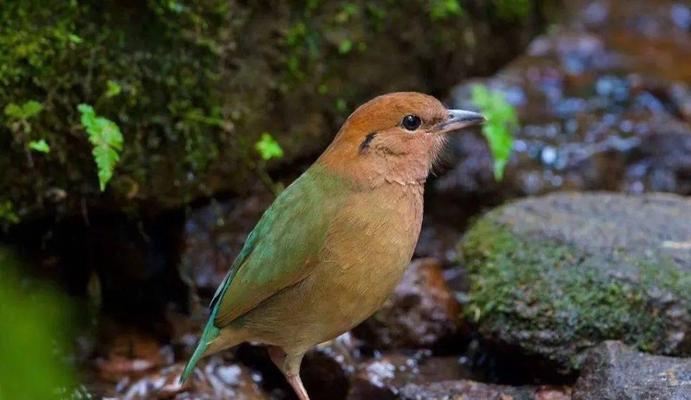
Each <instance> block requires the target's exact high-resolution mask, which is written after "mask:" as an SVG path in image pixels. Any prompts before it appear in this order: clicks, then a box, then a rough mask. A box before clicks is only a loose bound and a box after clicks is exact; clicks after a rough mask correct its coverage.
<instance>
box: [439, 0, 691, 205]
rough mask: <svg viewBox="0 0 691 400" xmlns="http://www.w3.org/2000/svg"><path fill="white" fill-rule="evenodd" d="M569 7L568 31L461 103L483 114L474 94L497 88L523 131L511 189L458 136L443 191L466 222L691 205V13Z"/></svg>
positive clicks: (456, 99) (510, 172)
mask: <svg viewBox="0 0 691 400" xmlns="http://www.w3.org/2000/svg"><path fill="white" fill-rule="evenodd" d="M567 7H568V8H569V9H570V12H569V13H567V15H568V17H567V18H566V22H565V23H564V26H562V27H560V28H559V29H556V30H554V31H553V32H552V33H550V34H548V35H545V36H541V37H538V38H536V39H535V40H534V41H533V42H532V44H531V45H530V46H529V49H528V51H527V54H526V55H524V56H522V57H520V58H518V59H517V60H515V61H514V62H512V63H511V64H510V65H509V66H508V67H506V68H504V69H503V70H502V71H501V72H500V73H498V74H497V75H495V76H494V77H492V78H490V79H485V80H475V81H469V82H464V83H463V84H461V85H459V86H457V87H456V88H455V89H454V90H453V91H452V94H451V100H450V105H451V106H453V107H457V108H472V107H473V104H472V101H471V98H472V95H471V88H472V86H473V85H475V84H485V85H487V86H489V87H490V88H491V89H493V90H497V91H500V92H502V93H504V94H505V96H506V98H507V100H508V101H509V102H510V103H511V104H513V105H514V106H515V107H516V109H517V112H518V116H519V120H520V123H521V127H520V129H518V130H517V131H516V142H515V146H514V154H513V156H512V159H511V161H510V163H509V165H508V166H507V171H506V177H505V179H504V180H503V181H502V182H500V183H497V182H495V180H494V177H493V176H492V159H491V157H490V155H489V152H488V150H487V145H486V143H485V140H484V139H482V138H481V137H479V136H474V135H467V134H464V135H455V136H452V138H451V140H450V150H451V151H450V155H449V160H450V162H451V165H452V166H453V167H452V168H451V170H450V171H448V172H447V173H445V174H443V175H442V176H441V177H440V178H439V179H438V180H437V181H436V182H435V183H434V189H435V191H437V193H438V194H441V195H444V196H446V197H445V199H448V196H451V197H453V198H454V199H455V200H456V201H455V203H456V205H455V206H456V208H458V213H460V214H467V212H466V210H467V209H477V208H478V205H485V206H492V205H496V204H498V203H500V202H501V201H502V200H506V199H510V198H515V197H522V196H528V195H539V194H545V193H548V192H553V191H561V190H578V191H582V190H607V191H621V192H629V193H642V192H655V191H666V192H673V193H678V194H691V120H690V119H689V118H688V115H689V114H688V110H689V104H690V103H689V98H690V96H689V94H688V93H689V89H688V82H689V79H691V76H690V75H691V73H690V72H689V68H688V67H687V66H686V65H682V64H683V63H682V64H680V63H678V62H677V61H676V60H679V59H682V58H684V57H686V56H687V55H688V54H691V44H690V43H691V42H690V41H689V40H688V31H687V28H681V27H679V26H678V25H675V23H674V22H673V20H674V17H673V16H674V15H675V13H676V14H678V13H679V12H680V11H678V9H679V7H681V8H683V9H685V10H687V11H688V7H685V6H680V3H679V2H678V1H675V0H663V1H660V2H655V3H651V2H645V1H635V2H633V4H631V3H630V2H627V3H621V2H617V1H612V0H604V1H591V0H577V1H572V2H568V4H567ZM679 18H681V17H679ZM663 27H666V28H663ZM680 57H681V58H680ZM653 60H654V62H652V61H653ZM445 204H448V201H447V202H446V203H445ZM446 208H448V206H447V207H446Z"/></svg>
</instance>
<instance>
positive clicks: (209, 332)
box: [180, 316, 220, 384]
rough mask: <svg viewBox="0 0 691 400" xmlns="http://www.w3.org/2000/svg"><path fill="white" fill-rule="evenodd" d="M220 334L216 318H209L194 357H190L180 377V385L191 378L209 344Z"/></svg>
mask: <svg viewBox="0 0 691 400" xmlns="http://www.w3.org/2000/svg"><path fill="white" fill-rule="evenodd" d="M219 332H220V329H218V328H217V327H216V326H215V325H214V318H213V316H212V317H211V318H209V321H208V322H207V323H206V326H205V327H204V332H202V336H201V337H200V338H199V343H197V348H196V349H195V350H194V353H193V354H192V357H190V359H189V361H187V365H185V369H184V370H183V371H182V375H180V384H183V383H185V381H186V380H187V378H189V377H190V375H191V374H192V371H194V366H195V365H197V362H198V361H199V359H200V358H202V357H204V353H205V352H206V348H207V347H208V346H209V343H210V342H211V341H212V340H214V339H215V338H216V337H217V336H218V333H219Z"/></svg>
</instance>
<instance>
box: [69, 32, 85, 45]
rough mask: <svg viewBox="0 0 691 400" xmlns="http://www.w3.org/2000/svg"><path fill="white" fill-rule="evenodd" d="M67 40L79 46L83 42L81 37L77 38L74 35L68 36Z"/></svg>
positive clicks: (77, 36)
mask: <svg viewBox="0 0 691 400" xmlns="http://www.w3.org/2000/svg"><path fill="white" fill-rule="evenodd" d="M67 39H69V41H70V42H72V43H74V44H79V43H81V42H83V41H84V40H83V39H82V38H81V37H79V35H76V34H74V33H70V34H68V35H67Z"/></svg>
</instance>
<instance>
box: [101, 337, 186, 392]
mask: <svg viewBox="0 0 691 400" xmlns="http://www.w3.org/2000/svg"><path fill="white" fill-rule="evenodd" d="M104 349H105V351H104ZM98 350H99V351H103V353H104V354H101V355H98V356H97V357H96V359H95V364H96V367H97V370H98V372H99V375H100V377H101V378H102V379H104V380H107V381H110V382H118V381H122V380H123V379H130V378H137V377H141V376H143V375H146V374H148V373H150V372H151V371H153V370H154V369H156V368H162V367H164V366H166V365H169V364H170V363H172V361H173V352H172V349H171V348H170V347H169V346H161V343H160V342H159V341H158V340H157V339H156V338H154V337H152V336H151V335H149V334H146V333H142V332H141V331H138V330H133V329H127V330H120V331H119V333H118V335H117V336H115V337H114V338H112V339H111V340H109V341H107V342H104V343H101V344H100V346H99V349H98Z"/></svg>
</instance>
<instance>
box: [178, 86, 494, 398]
mask: <svg viewBox="0 0 691 400" xmlns="http://www.w3.org/2000/svg"><path fill="white" fill-rule="evenodd" d="M483 121H484V118H483V117H482V116H481V115H480V114H477V113H474V112H470V111H463V110H450V109H447V108H446V107H445V106H444V105H443V104H442V103H441V102H439V101H438V100H437V99H435V98H434V97H431V96H428V95H425V94H421V93H414V92H401V93H391V94H386V95H383V96H379V97H376V98H374V99H372V100H370V101H369V102H367V103H365V104H363V105H362V106H360V107H359V108H358V109H357V110H355V112H353V114H352V115H350V117H348V119H347V120H346V121H345V123H344V124H343V126H342V127H341V129H340V131H339V132H338V134H337V135H336V137H335V138H334V140H333V142H332V143H331V144H330V145H329V146H328V148H327V149H326V150H325V151H324V153H323V154H322V155H321V156H320V157H319V159H318V160H317V161H316V162H315V163H314V164H313V165H312V166H311V167H310V168H309V169H307V171H305V173H304V174H302V175H301V176H300V177H299V178H298V179H296V180H295V181H294V182H293V183H292V184H291V185H290V186H289V187H287V188H286V189H285V190H284V191H283V192H282V193H281V194H280V195H279V196H278V197H277V198H276V200H275V201H274V203H273V204H272V205H271V206H270V207H269V208H268V209H267V210H266V212H265V213H264V215H263V216H262V217H261V219H260V220H259V222H258V223H257V226H256V227H255V228H254V229H253V230H252V232H251V233H250V234H249V236H248V237H247V241H246V243H245V245H244V247H243V249H242V250H241V252H240V254H239V255H238V256H237V258H236V259H235V261H234V262H233V264H232V265H231V266H230V270H229V271H228V274H227V275H226V277H225V279H224V280H223V282H222V283H221V285H220V286H219V288H218V290H217V291H216V294H215V295H214V297H213V299H212V301H211V304H210V309H211V314H210V316H209V320H208V322H207V324H206V327H205V328H204V332H203V333H202V335H201V338H200V340H199V344H198V345H197V348H196V350H195V352H194V354H193V355H192V357H191V359H190V360H189V362H188V364H187V366H186V367H185V370H184V372H183V374H182V376H181V381H182V382H184V381H185V380H186V379H187V378H188V377H189V376H190V374H191V373H192V371H193V369H194V366H195V364H196V363H197V361H199V359H200V358H201V357H203V356H205V355H208V354H212V353H215V352H218V351H221V350H223V349H226V348H229V347H233V346H235V345H238V344H240V343H242V342H245V341H253V342H259V343H263V344H266V345H267V346H268V350H269V355H270V357H271V360H272V361H273V362H274V363H275V364H276V366H277V367H278V368H279V369H280V370H281V372H283V374H284V375H285V377H286V379H287V380H288V382H289V383H290V385H291V386H292V387H293V389H294V390H295V393H296V394H297V396H298V398H299V399H300V400H308V399H309V397H308V395H307V392H306V391H305V388H304V386H303V384H302V381H301V379H300V363H301V361H302V358H303V355H304V354H305V352H307V351H308V350H309V349H310V348H312V347H313V346H315V345H317V344H319V343H322V342H325V341H327V340H330V339H332V338H334V337H336V336H338V335H340V334H341V333H343V332H346V331H348V330H350V329H351V328H353V327H354V326H356V325H357V324H359V323H360V322H362V321H363V320H364V319H366V318H367V317H369V316H370V315H372V314H373V313H374V312H375V311H376V310H377V309H378V308H379V307H380V306H381V304H382V303H383V302H384V300H385V299H386V298H387V296H388V295H389V294H390V293H391V292H392V290H393V289H394V287H395V286H396V284H397V283H398V282H399V280H400V279H401V278H402V276H403V272H404V270H405V267H406V266H407V265H408V263H409V262H410V259H411V257H412V255H413V250H414V248H415V245H416V243H417V240H418V236H419V234H420V226H421V224H422V211H423V192H424V184H425V180H426V179H427V175H428V174H429V172H430V169H431V168H432V166H433V164H434V162H435V160H436V158H437V157H438V155H439V153H440V151H441V149H442V147H443V145H444V143H445V141H446V134H447V133H449V132H451V131H454V130H458V129H461V128H464V127H468V126H471V125H477V124H480V123H482V122H483Z"/></svg>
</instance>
